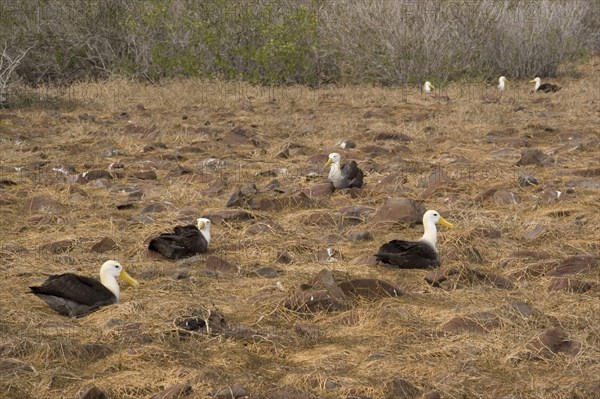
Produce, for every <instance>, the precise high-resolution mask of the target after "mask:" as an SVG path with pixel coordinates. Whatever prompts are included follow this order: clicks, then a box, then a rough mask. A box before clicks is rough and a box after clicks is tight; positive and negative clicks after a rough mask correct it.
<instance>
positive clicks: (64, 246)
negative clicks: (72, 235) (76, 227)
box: [40, 240, 77, 254]
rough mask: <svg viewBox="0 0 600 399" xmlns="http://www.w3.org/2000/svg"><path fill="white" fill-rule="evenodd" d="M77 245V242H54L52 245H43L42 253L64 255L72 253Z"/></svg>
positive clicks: (41, 247)
mask: <svg viewBox="0 0 600 399" xmlns="http://www.w3.org/2000/svg"><path fill="white" fill-rule="evenodd" d="M76 243H77V240H60V241H54V242H50V243H47V244H43V245H41V246H40V251H42V252H50V253H53V254H62V253H65V252H68V251H70V250H71V249H72V248H73V247H74V246H75V244H76Z"/></svg>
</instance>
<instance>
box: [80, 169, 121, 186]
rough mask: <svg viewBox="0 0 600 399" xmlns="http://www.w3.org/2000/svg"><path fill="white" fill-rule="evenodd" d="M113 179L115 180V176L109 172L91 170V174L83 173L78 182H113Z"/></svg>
mask: <svg viewBox="0 0 600 399" xmlns="http://www.w3.org/2000/svg"><path fill="white" fill-rule="evenodd" d="M112 178H113V175H112V173H110V172H109V171H108V170H104V169H95V170H90V171H89V172H83V173H82V174H80V175H79V177H78V178H77V182H78V183H82V184H85V183H88V182H91V181H93V180H98V179H108V180H111V179H112Z"/></svg>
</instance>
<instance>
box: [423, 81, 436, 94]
mask: <svg viewBox="0 0 600 399" xmlns="http://www.w3.org/2000/svg"><path fill="white" fill-rule="evenodd" d="M433 89H435V86H434V85H432V84H431V82H430V81H427V82H425V84H424V85H423V91H424V92H425V93H431V91H432V90H433Z"/></svg>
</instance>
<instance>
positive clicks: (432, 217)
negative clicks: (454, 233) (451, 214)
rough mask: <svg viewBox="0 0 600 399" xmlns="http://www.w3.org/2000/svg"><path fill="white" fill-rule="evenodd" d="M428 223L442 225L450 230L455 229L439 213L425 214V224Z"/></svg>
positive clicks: (429, 212)
mask: <svg viewBox="0 0 600 399" xmlns="http://www.w3.org/2000/svg"><path fill="white" fill-rule="evenodd" d="M426 222H433V223H434V224H438V223H439V224H441V225H442V226H445V227H448V228H449V229H451V228H453V227H454V225H453V224H452V223H450V222H449V221H447V220H446V219H444V218H443V217H442V216H441V215H440V213H439V212H438V211H434V210H429V211H427V212H425V214H424V215H423V224H425V223H426Z"/></svg>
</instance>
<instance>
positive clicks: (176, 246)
mask: <svg viewBox="0 0 600 399" xmlns="http://www.w3.org/2000/svg"><path fill="white" fill-rule="evenodd" d="M148 249H150V250H152V251H156V252H158V253H160V254H161V255H163V256H164V257H166V258H169V259H181V258H186V257H189V256H193V255H196V254H201V253H204V252H206V251H207V250H208V241H207V240H206V238H205V237H204V236H203V235H202V232H200V230H198V227H196V226H194V225H193V224H190V225H187V226H176V227H175V228H174V229H173V233H163V234H161V235H160V236H158V237H156V238H153V239H152V240H151V241H150V243H149V244H148Z"/></svg>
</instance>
